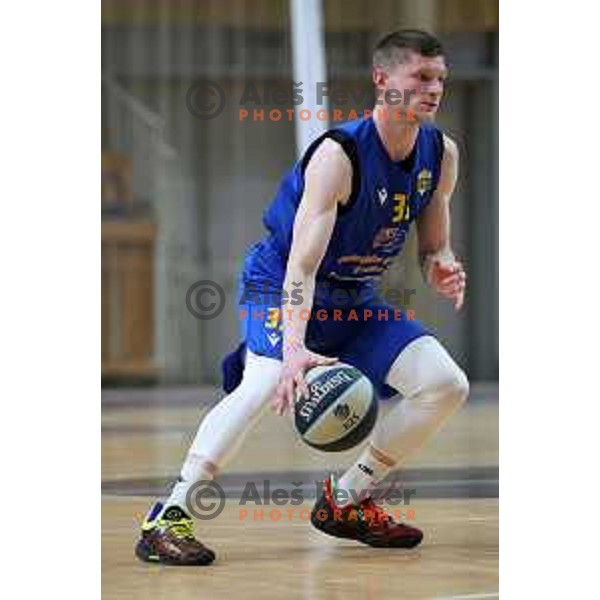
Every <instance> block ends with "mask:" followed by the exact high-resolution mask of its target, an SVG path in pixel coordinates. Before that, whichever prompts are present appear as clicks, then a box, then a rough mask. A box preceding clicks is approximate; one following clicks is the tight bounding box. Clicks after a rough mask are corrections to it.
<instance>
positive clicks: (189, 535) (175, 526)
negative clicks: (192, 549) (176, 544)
mask: <svg viewBox="0 0 600 600" xmlns="http://www.w3.org/2000/svg"><path fill="white" fill-rule="evenodd" d="M166 528H167V529H168V531H169V532H170V533H172V534H173V535H174V536H175V537H177V538H180V539H195V538H194V523H193V521H192V520H191V519H181V520H179V521H166Z"/></svg>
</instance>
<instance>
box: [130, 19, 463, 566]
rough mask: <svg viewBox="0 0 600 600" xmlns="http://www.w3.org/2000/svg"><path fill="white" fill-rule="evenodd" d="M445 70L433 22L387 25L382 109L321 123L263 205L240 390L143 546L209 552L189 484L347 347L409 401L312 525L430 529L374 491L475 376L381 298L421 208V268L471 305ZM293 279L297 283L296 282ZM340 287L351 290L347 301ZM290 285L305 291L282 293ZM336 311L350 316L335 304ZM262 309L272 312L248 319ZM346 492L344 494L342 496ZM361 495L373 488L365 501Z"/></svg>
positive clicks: (397, 531)
mask: <svg viewBox="0 0 600 600" xmlns="http://www.w3.org/2000/svg"><path fill="white" fill-rule="evenodd" d="M446 75H447V72H446V66H445V61H444V56H443V51H442V48H441V46H440V44H439V42H438V41H437V40H436V39H435V38H434V37H433V36H432V35H430V34H428V33H426V32H422V31H413V30H407V31H398V32H395V33H392V34H389V35H387V36H385V37H384V38H383V39H382V40H381V41H380V42H379V43H378V44H377V46H376V48H375V52H374V55H373V82H374V84H375V87H376V92H377V97H378V103H377V105H376V107H375V109H374V110H373V113H372V116H371V117H368V118H362V119H359V120H356V121H350V122H348V123H346V124H344V125H342V126H340V127H337V128H335V129H332V130H331V131H329V132H327V133H326V134H324V135H323V136H322V137H321V138H319V139H318V140H316V141H315V142H314V143H313V144H312V145H311V146H310V148H309V149H308V150H307V152H306V153H305V155H304V157H303V158H302V159H301V160H300V161H299V162H298V163H297V164H296V165H295V166H294V168H293V169H292V171H291V172H290V173H289V174H288V175H287V176H286V177H285V178H284V179H283V181H282V183H281V185H280V188H279V190H278V192H277V195H276V197H275V199H274V201H273V203H272V204H271V206H270V207H269V208H268V210H267V212H266V213H265V216H264V223H265V225H266V228H267V230H268V234H267V235H266V237H265V238H264V239H262V240H261V241H260V242H258V243H257V244H255V245H254V246H253V247H252V248H251V249H250V251H249V253H248V255H247V257H246V262H245V265H244V271H243V274H242V288H243V297H242V301H241V304H240V306H241V307H242V308H243V309H245V311H246V314H247V315H248V317H247V318H246V319H245V322H244V327H245V336H244V343H243V344H242V345H241V346H240V347H239V348H238V350H237V351H236V352H235V353H233V354H232V355H230V356H229V357H227V359H226V360H225V363H224V373H225V386H224V387H225V390H226V391H227V392H230V393H229V395H228V396H226V397H225V398H224V399H223V400H222V401H221V402H220V403H219V404H218V405H217V406H215V408H213V409H212V410H211V411H210V412H209V413H208V414H207V415H206V417H205V418H204V420H203V421H202V423H201V425H200V428H199V430H198V433H197V434H196V438H195V440H194V442H193V443H192V446H191V448H190V450H189V453H188V455H187V458H186V460H185V462H184V464H183V468H182V470H181V475H180V477H179V479H178V481H177V482H176V484H175V485H174V487H173V490H172V492H171V495H170V496H169V498H168V499H167V500H166V502H164V504H163V503H161V502H158V503H156V504H155V506H154V507H153V509H152V510H151V512H150V514H149V515H148V517H147V518H146V521H145V522H144V525H143V526H142V537H141V539H140V541H139V543H138V545H137V548H136V553H137V555H138V556H139V557H140V558H141V559H142V560H146V561H154V562H161V563H165V564H175V565H183V564H194V565H206V564H210V563H211V562H212V561H213V560H214V558H215V555H214V553H213V552H212V551H211V550H209V549H208V548H206V547H205V546H204V545H203V544H202V543H201V542H199V541H198V540H196V539H195V538H194V535H193V528H192V520H191V518H190V517H189V516H188V509H187V508H186V495H187V492H188V490H190V487H191V486H192V485H194V483H196V482H198V481H201V480H210V479H213V478H214V477H215V475H216V473H217V470H218V469H220V468H222V467H223V465H224V464H225V463H226V460H227V458H229V457H231V455H232V454H233V453H234V452H235V450H236V449H237V448H238V447H239V445H240V443H241V441H242V438H243V436H244V434H245V433H246V432H247V431H248V430H249V429H250V427H251V425H252V424H253V422H254V421H255V420H256V419H257V418H258V416H259V414H260V412H261V409H262V408H263V407H264V406H265V405H267V404H268V403H269V400H271V399H273V404H274V407H275V409H276V410H277V412H278V413H279V414H284V413H285V412H286V411H287V410H289V409H290V408H291V406H292V404H293V400H294V394H295V389H296V387H298V389H299V391H300V392H301V393H307V389H306V383H305V381H304V378H303V374H304V373H305V372H306V370H307V369H310V368H311V367H313V366H315V365H318V364H332V363H334V362H336V361H337V360H341V361H343V362H346V363H349V364H352V365H354V366H356V367H357V368H359V369H360V370H361V371H362V372H363V373H365V374H366V375H367V376H368V377H369V378H370V379H371V381H372V382H373V384H374V385H375V387H376V389H377V390H378V391H379V392H380V394H382V395H389V393H390V392H392V393H400V394H402V396H403V400H402V402H400V403H399V404H398V405H397V406H395V407H394V409H393V410H392V411H391V412H390V413H389V414H388V415H387V416H386V417H385V419H382V420H380V422H378V423H377V425H376V428H375V430H374V432H373V435H372V436H371V439H370V442H369V444H368V445H367V447H366V448H365V450H364V451H363V452H362V454H361V455H360V456H359V458H358V459H357V461H356V462H355V464H354V465H352V466H351V467H350V468H349V469H348V471H346V473H345V474H344V475H343V476H342V477H341V478H340V479H339V481H335V479H334V477H333V476H332V477H330V479H329V480H328V481H326V482H325V486H324V494H323V496H322V497H321V498H320V499H319V500H318V501H317V503H316V505H315V508H314V510H313V518H312V522H313V525H315V526H316V527H318V528H319V529H320V530H321V531H324V532H325V533H328V534H330V535H334V536H338V537H345V538H350V539H356V540H358V541H360V542H363V543H365V544H368V545H371V546H378V547H402V548H410V547H414V546H416V545H417V544H419V543H420V541H421V539H422V537H423V536H422V533H421V532H420V531H419V530H418V529H416V528H413V527H409V526H407V525H405V524H399V523H395V522H394V521H393V520H391V519H389V518H387V517H386V516H384V515H383V513H382V511H381V509H380V508H379V507H377V506H376V505H375V503H374V501H373V500H372V499H371V498H370V497H369V490H370V489H372V488H373V487H374V486H375V485H376V484H377V483H378V482H379V481H381V480H382V479H383V478H384V477H385V476H386V475H387V474H388V473H389V471H390V470H391V469H392V468H393V467H395V466H398V465H400V464H403V463H404V462H405V461H406V460H407V458H408V457H409V456H410V455H412V454H413V453H414V452H415V451H416V450H418V449H419V448H420V447H421V446H422V445H423V444H424V443H425V442H426V441H427V440H428V439H429V438H430V437H431V436H432V435H433V434H434V433H435V432H436V431H437V430H438V429H439V427H440V426H441V424H442V423H443V422H444V421H445V420H446V419H447V417H448V416H450V415H451V414H452V413H453V412H454V411H455V410H456V409H457V408H458V407H459V406H460V405H461V404H462V403H463V402H464V401H465V399H466V397H467V393H468V383H467V379H466V377H465V375H464V374H463V372H462V371H461V370H460V369H459V367H458V366H457V365H456V364H455V363H454V361H453V360H452V359H451V358H450V356H449V355H448V354H447V352H446V351H445V350H444V349H443V348H442V346H441V345H440V344H439V342H438V341H437V340H436V339H435V337H434V336H433V335H432V334H431V333H430V332H429V331H428V330H427V329H425V327H424V326H423V325H421V323H419V322H418V321H416V320H407V319H406V318H403V319H402V320H396V319H395V318H394V317H393V316H390V315H394V311H393V308H392V307H389V306H387V305H386V304H384V303H383V302H382V300H381V299H380V298H379V297H378V295H377V283H378V281H379V279H380V277H381V275H382V273H383V272H384V271H385V269H386V268H387V266H388V264H389V263H390V261H391V259H392V258H393V257H394V256H396V255H397V254H398V253H399V252H400V251H401V249H402V246H403V243H404V240H405V238H406V235H407V232H408V230H409V227H410V225H411V223H413V222H416V225H417V233H418V244H419V253H420V259H421V264H422V268H423V273H424V276H425V278H426V281H427V282H428V283H429V285H430V286H431V287H432V288H433V289H434V290H435V291H436V292H437V293H439V294H441V295H442V296H444V297H445V298H448V299H450V300H452V301H453V302H454V304H455V307H456V309H460V307H461V305H462V303H463V298H464V293H465V280H466V275H465V272H464V270H463V266H462V265H461V263H460V262H458V261H457V260H456V258H455V256H454V254H453V252H452V250H451V248H450V212H449V205H450V197H451V195H452V192H453V190H454V186H455V183H456V178H457V170H458V152H457V148H456V145H455V144H454V142H453V141H452V140H450V139H449V138H448V137H447V136H445V135H444V134H442V133H441V132H440V131H439V130H438V129H437V128H436V127H435V126H434V125H433V124H432V123H433V120H434V117H435V115H436V112H437V110H438V107H439V104H440V101H441V98H442V93H443V90H444V81H445V79H446ZM399 97H401V98H402V102H401V104H398V98H399ZM266 289H268V290H270V291H272V292H274V294H265V293H264V292H265V290H266ZM297 289H300V290H301V293H300V294H296V295H295V296H294V294H293V293H292V292H293V291H294V290H297ZM339 290H343V291H345V292H346V294H345V297H346V298H347V299H348V298H350V301H349V302H346V304H345V305H343V306H341V305H340V302H339V298H340V294H339V293H338V292H339ZM252 291H254V292H255V293H251V292H252ZM273 296H275V298H273ZM290 296H294V298H295V302H294V303H290V302H287V303H285V305H284V306H282V302H284V300H285V299H286V298H289V297H290ZM278 297H279V300H278ZM282 299H283V300H282ZM280 309H283V310H280ZM332 309H338V311H341V315H342V318H341V319H334V318H332ZM352 309H355V310H356V312H357V313H358V314H359V315H364V314H365V313H364V310H365V309H368V310H370V311H371V315H373V316H372V317H371V318H362V317H361V318H359V319H358V320H349V319H348V318H347V317H348V315H349V312H350V311H351V310H352ZM387 309H389V310H387ZM318 310H326V311H328V313H327V315H328V317H329V318H326V319H323V320H318V319H311V320H310V321H307V320H306V319H305V318H300V314H301V313H302V312H303V311H309V313H310V314H316V312H317V311H318ZM260 311H262V312H263V314H266V315H268V318H266V319H264V320H261V319H257V318H254V315H256V314H257V313H260ZM385 312H387V314H388V317H387V318H386V317H384V316H383V315H384V314H385ZM304 314H305V315H306V314H307V313H306V312H305V313H304ZM339 314H340V312H338V316H339ZM279 318H280V319H281V322H279V320H278V319H279ZM338 490H343V491H344V492H345V494H344V497H345V498H350V500H349V501H346V502H345V503H343V502H341V501H340V500H339V498H341V496H342V495H341V494H340V495H338V494H337V492H338ZM357 493H363V496H362V497H363V498H364V499H363V500H362V501H361V502H360V503H359V504H358V506H356V507H355V506H353V505H352V497H353V495H354V498H356V497H357V496H356V494H357ZM356 508H358V509H359V510H355V509H356ZM317 513H320V515H321V516H320V517H319V518H317V517H316V515H317ZM351 513H353V516H352V518H349V517H350V514H351ZM357 514H358V516H359V518H358V519H357V518H356V515H357ZM323 515H325V517H326V518H324V519H323Z"/></svg>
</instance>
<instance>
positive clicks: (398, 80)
mask: <svg viewBox="0 0 600 600" xmlns="http://www.w3.org/2000/svg"><path fill="white" fill-rule="evenodd" d="M447 75H448V71H447V69H446V63H445V61H444V57H443V56H435V57H433V58H428V57H426V56H421V55H420V54H417V53H416V52H409V53H408V54H407V56H406V59H405V60H404V62H402V63H399V64H397V65H395V66H393V67H391V68H390V69H389V70H388V71H384V70H383V69H381V68H380V67H375V69H374V71H373V79H374V82H375V85H376V86H377V88H379V90H383V94H385V92H386V91H388V90H389V91H388V95H389V94H391V90H397V92H396V97H397V94H398V92H400V93H401V94H402V101H401V102H400V103H399V104H397V106H390V109H396V108H402V110H403V111H406V110H408V109H410V110H412V111H413V112H414V113H415V115H416V118H417V120H418V121H433V120H434V118H435V115H436V113H437V110H438V108H439V105H440V102H441V99H442V94H443V93H444V83H445V80H446V77H447ZM379 93H380V94H381V93H382V92H379ZM388 97H389V96H388ZM379 98H380V99H381V100H383V101H384V102H385V96H384V95H380V96H379ZM395 101H396V102H397V100H395Z"/></svg>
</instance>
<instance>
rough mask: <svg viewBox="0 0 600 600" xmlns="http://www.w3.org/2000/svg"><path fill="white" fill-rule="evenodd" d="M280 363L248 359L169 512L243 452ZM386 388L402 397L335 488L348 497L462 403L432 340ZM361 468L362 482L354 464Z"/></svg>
mask: <svg viewBox="0 0 600 600" xmlns="http://www.w3.org/2000/svg"><path fill="white" fill-rule="evenodd" d="M280 370H281V363H280V362H279V361H277V360H274V359H270V358H266V357H262V356H257V355H255V354H253V353H251V352H249V351H248V353H247V357H246V367H245V370H244V377H243V379H242V382H241V383H240V385H239V386H238V387H237V388H236V389H235V390H234V391H233V392H232V393H231V394H229V395H228V396H226V397H225V398H224V399H223V400H222V401H221V402H219V404H217V405H216V406H215V407H214V408H213V409H212V410H211V411H210V412H209V413H208V414H207V415H206V416H205V417H204V420H203V421H202V423H201V424H200V428H199V429H198V432H197V434H196V437H195V439H194V441H193V443H192V445H191V447H190V450H189V452H188V456H187V458H186V461H185V463H184V465H183V468H182V470H181V477H180V481H179V482H178V483H177V484H176V485H175V487H174V488H173V491H172V493H171V496H170V498H169V500H168V501H167V505H168V504H178V505H179V506H182V507H184V506H185V495H186V493H187V490H188V489H189V487H190V486H191V485H192V484H193V483H195V482H196V481H199V480H201V479H212V478H213V477H214V476H215V474H216V472H217V470H218V469H221V468H222V467H223V466H224V465H225V464H226V463H227V461H228V460H229V459H231V458H232V457H233V455H234V453H235V452H236V451H237V449H238V448H239V446H240V445H241V443H242V441H243V438H244V437H245V435H246V433H247V432H248V431H249V430H250V429H251V427H252V426H253V424H254V423H255V422H256V421H257V420H258V419H259V418H260V415H261V413H262V412H263V410H264V409H265V408H266V407H268V405H269V400H270V398H271V397H272V394H273V392H274V390H275V387H276V386H277V382H278V378H279V374H280ZM386 381H387V383H388V384H389V385H390V386H392V387H393V388H394V389H396V390H397V391H398V392H400V393H401V394H402V396H403V397H404V398H403V400H402V401H401V402H400V403H399V404H398V405H397V406H396V407H394V409H393V410H392V411H391V412H390V413H389V414H388V415H386V417H385V418H384V419H382V420H380V422H379V423H378V424H377V426H376V428H375V431H374V433H373V435H372V438H371V442H370V443H369V445H368V446H367V448H366V449H365V450H364V452H363V453H362V454H361V456H360V457H359V459H358V460H357V462H356V463H355V464H354V465H353V466H352V467H350V469H349V470H348V471H347V472H346V474H345V475H344V476H343V477H342V478H341V480H340V487H341V488H345V489H350V488H353V489H357V488H360V489H364V488H366V487H369V486H370V485H372V483H374V482H376V481H378V480H381V479H382V478H383V477H385V475H386V474H387V472H388V471H389V469H390V468H391V467H392V466H394V465H395V464H397V463H401V462H404V461H405V459H407V458H408V457H409V456H410V455H411V454H413V453H414V452H416V451H417V450H418V449H419V448H421V446H423V445H424V444H425V443H426V442H427V440H428V439H429V438H430V437H431V436H432V435H433V434H434V433H435V432H436V431H437V430H438V428H439V427H440V426H441V425H442V424H443V422H444V421H445V420H446V419H447V418H448V417H449V416H450V415H451V414H452V413H453V412H454V411H455V410H456V409H457V408H458V407H459V406H460V405H461V404H462V403H463V402H464V400H465V399H466V396H467V393H468V382H467V379H466V377H465V375H464V373H463V372H462V371H461V370H460V368H459V367H458V366H457V365H456V364H455V363H454V361H453V360H452V359H451V358H450V356H449V355H448V353H447V352H446V351H445V350H444V348H443V347H442V346H441V344H440V343H439V342H438V341H437V340H436V339H435V338H433V337H430V336H425V337H421V338H418V339H417V340H415V341H413V342H412V343H411V344H409V345H408V346H407V347H406V348H405V349H404V350H403V351H402V352H401V353H400V354H399V355H398V357H397V358H396V360H395V362H394V364H393V365H392V367H391V369H390V371H389V373H388V376H387V380H386ZM360 463H362V464H366V465H368V467H369V469H368V470H370V471H371V472H372V473H371V475H366V474H365V471H364V469H359V468H358V464H360Z"/></svg>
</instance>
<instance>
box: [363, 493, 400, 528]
mask: <svg viewBox="0 0 600 600" xmlns="http://www.w3.org/2000/svg"><path fill="white" fill-rule="evenodd" d="M365 511H369V512H370V513H371V514H369V515H365V514H364V513H365ZM361 513H362V518H363V519H364V520H365V521H366V520H373V521H375V522H378V523H382V524H383V525H384V526H386V527H387V526H389V525H394V524H396V523H395V521H394V519H392V517H390V515H389V514H388V513H387V512H386V511H385V510H383V509H382V508H381V507H380V506H378V505H377V504H375V502H373V500H372V499H371V498H367V499H366V500H364V501H363V503H362V507H361Z"/></svg>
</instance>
